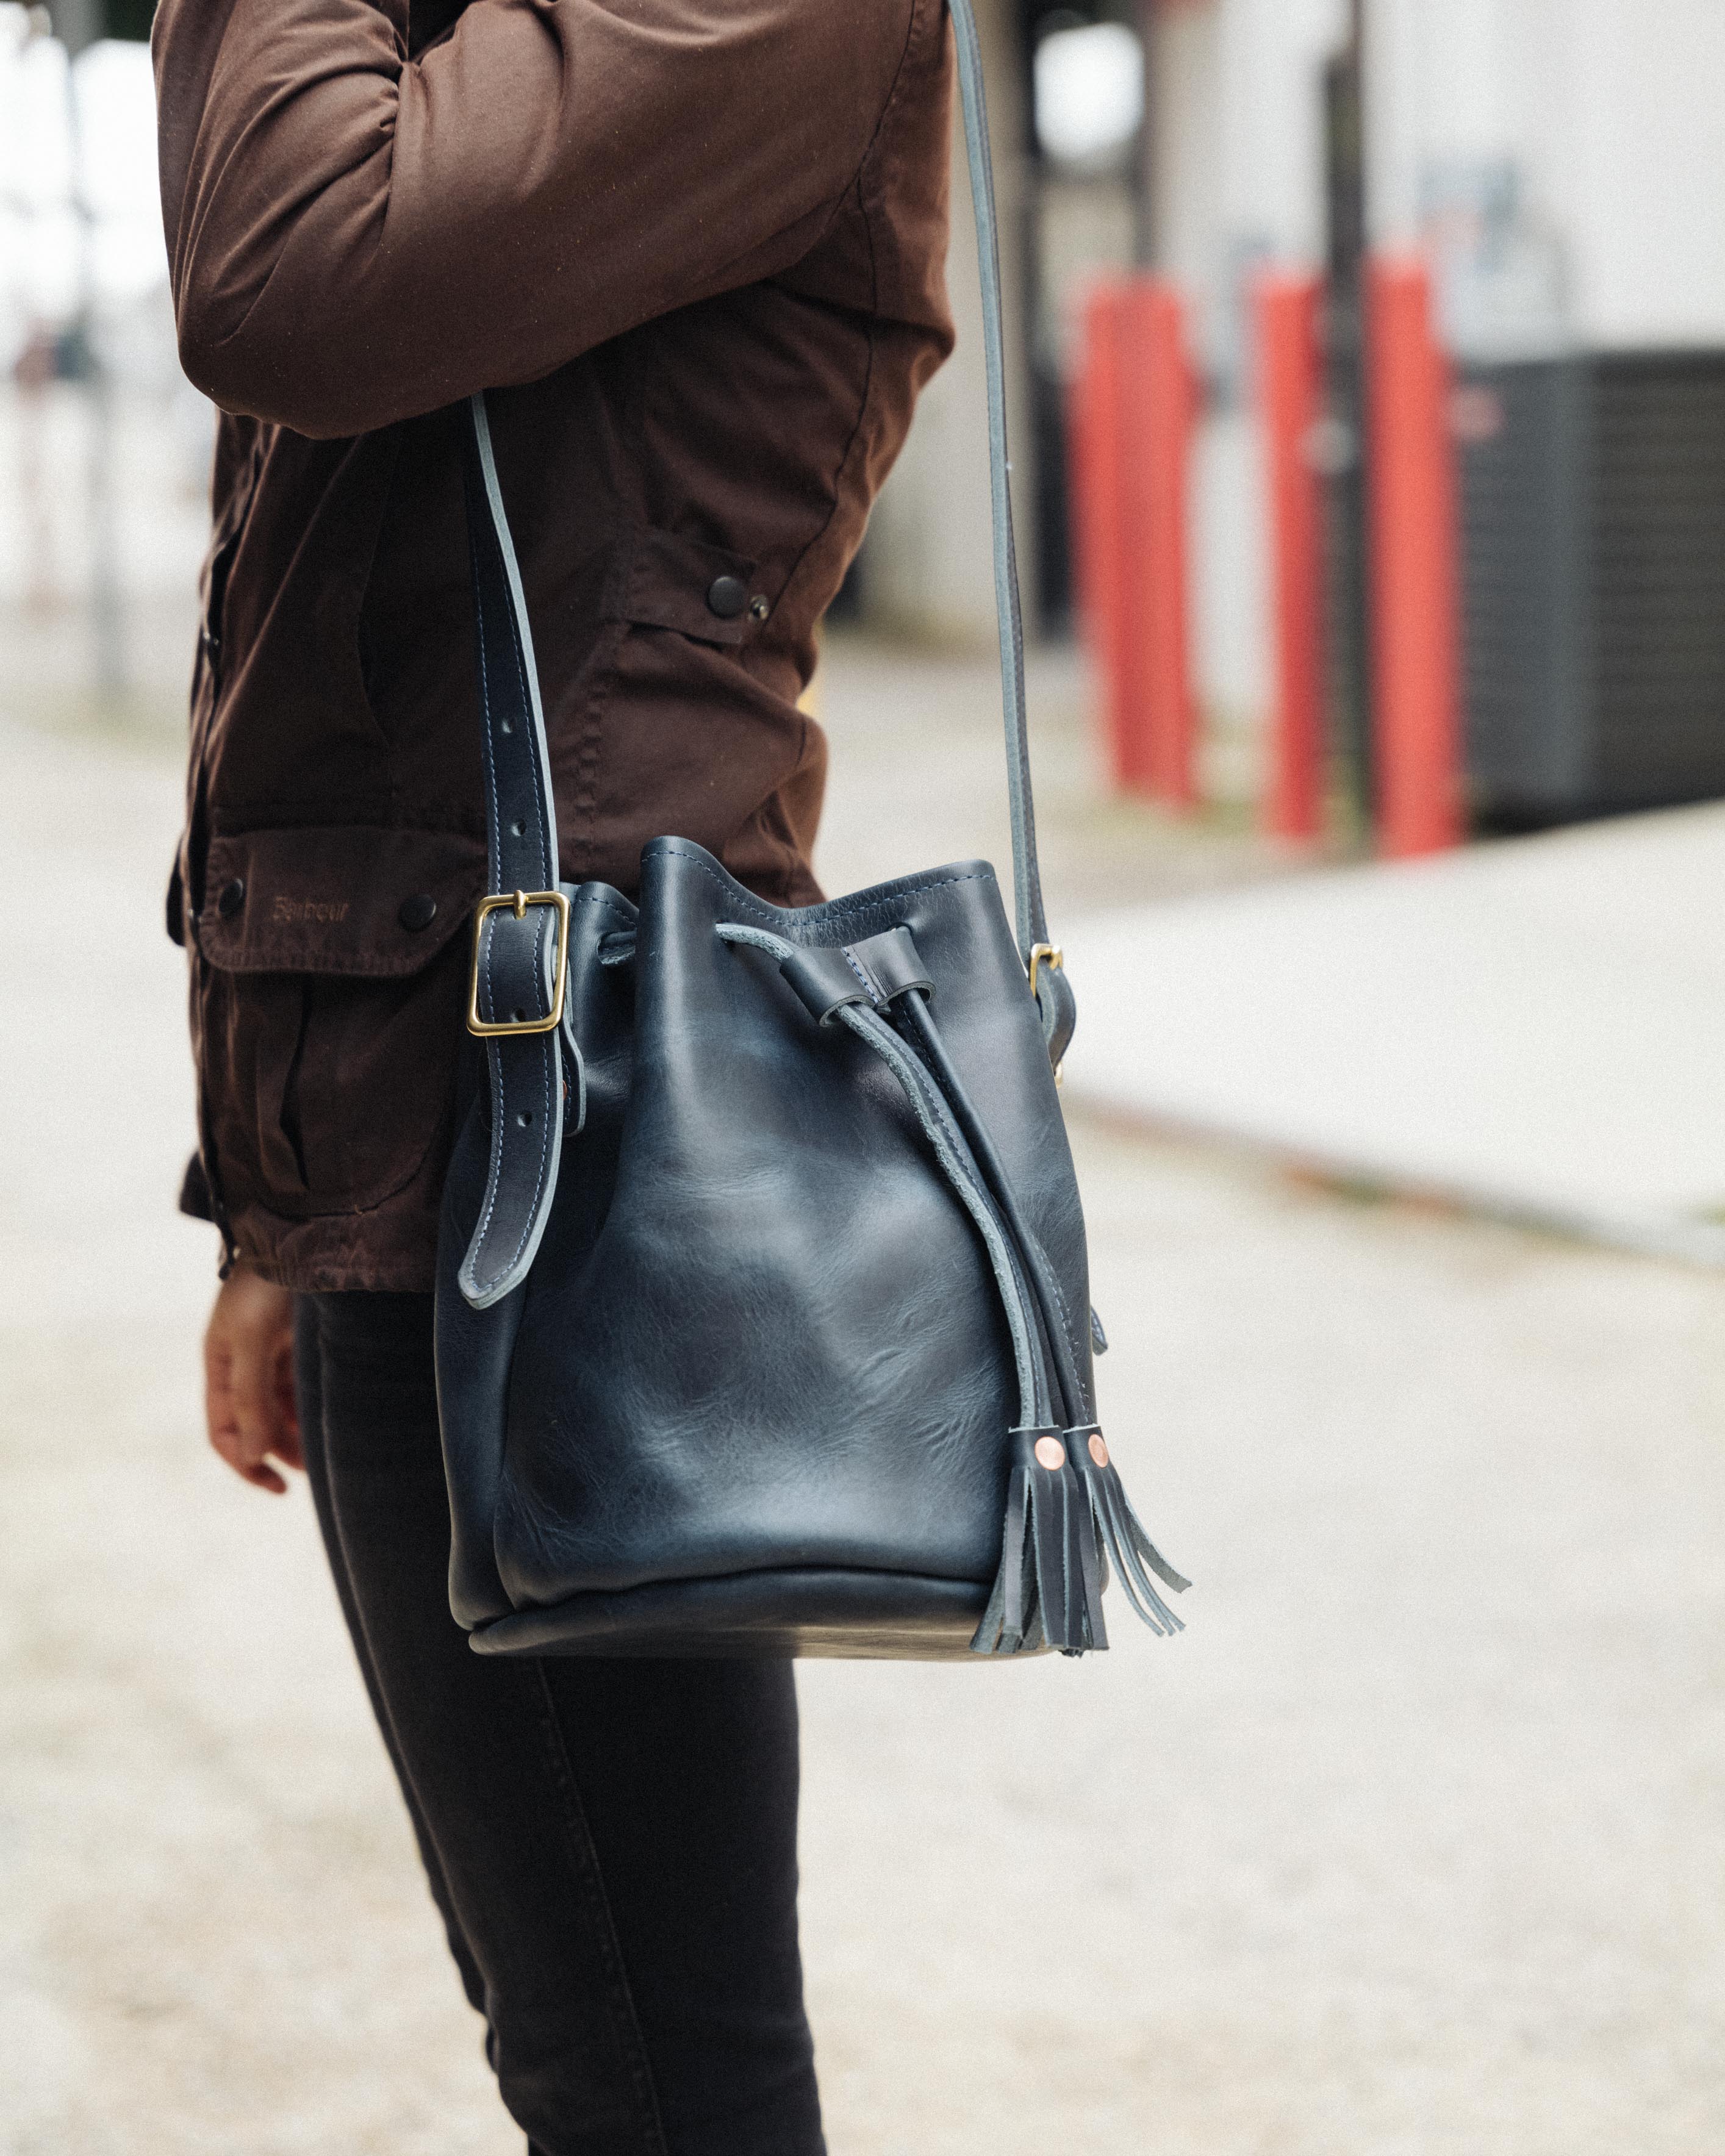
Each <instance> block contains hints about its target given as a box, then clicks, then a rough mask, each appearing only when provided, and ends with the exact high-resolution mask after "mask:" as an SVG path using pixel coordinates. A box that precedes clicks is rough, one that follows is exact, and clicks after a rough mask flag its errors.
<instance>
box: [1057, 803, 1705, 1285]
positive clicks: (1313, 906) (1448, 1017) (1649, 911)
mask: <svg viewBox="0 0 1725 2156" xmlns="http://www.w3.org/2000/svg"><path fill="white" fill-rule="evenodd" d="M1722 888H1725V808H1721V807H1720V806H1718V805H1717V804H1713V805H1709V806H1707V807H1704V808H1682V809H1674V810H1668V811H1666V812H1665V813H1663V814H1659V815H1652V816H1640V817H1633V818H1625V819H1620V820H1618V821H1615V822H1612V823H1607V824H1594V825H1593V826H1590V827H1589V828H1587V829H1580V830H1572V831H1561V832H1554V833H1552V834H1548V835H1546V836H1544V837H1540V838H1532V839H1514V840H1510V841H1507V842H1505V843H1502V844H1497V845H1492V846H1477V847H1471V848H1468V849H1466V850H1463V851H1461V852H1459V853H1454V854H1449V855H1444V856H1443V857H1441V858H1440V859H1436V860H1425V861H1415V862H1404V863H1394V864H1372V865H1356V866H1353V867H1348V868H1340V869H1334V870H1330V871H1328V872H1327V873H1324V874H1320V875H1304V876H1301V877H1299V878H1297V879H1296V880H1288V879H1287V878H1286V877H1284V878H1282V879H1281V880H1277V881H1276V882H1274V883H1268V884H1260V885H1256V886H1255V888H1253V889H1251V890H1250V891H1228V892H1224V893H1220V894H1209V895H1205V896H1200V897H1198V898H1195V899H1194V900H1193V901H1192V902H1190V903H1189V904H1184V905H1176V906H1168V905H1165V904H1156V905H1151V906H1142V905H1141V906H1127V907H1122V908H1116V909H1114V910H1112V911H1110V912H1108V913H1107V914H1106V916H1101V917H1099V918H1096V919H1095V920H1091V921H1086V922H1081V923H1077V924H1075V925H1073V926H1072V927H1070V928H1069V930H1068V931H1067V932H1066V935H1065V942H1066V944H1067V947H1068V956H1069V957H1070V960H1071V962H1072V963H1073V966H1074V968H1075V972H1076V976H1077V977H1078V978H1081V980H1082V982H1083V984H1084V990H1085V1008H1086V1024H1085V1025H1084V1028H1083V1030H1082V1032H1081V1034H1080V1036H1079V1039H1078V1041H1077V1044H1076V1046H1075V1050H1074V1052H1073V1055H1072V1057H1071V1059H1070V1069H1069V1071H1068V1074H1067V1075H1068V1080H1069V1083H1070V1086H1071V1088H1072V1093H1073V1097H1074V1100H1075V1101H1077V1102H1081V1103H1083V1104H1086V1105H1088V1106H1106V1107H1107V1108H1110V1109H1111V1110H1113V1111H1116V1112H1118V1113H1126V1114H1129V1115H1132V1116H1137V1117H1140V1118H1152V1119H1156V1120H1159V1121H1162V1122H1177V1123H1179V1124H1183V1125H1184V1126H1186V1127H1189V1128H1198V1129H1203V1130H1208V1131H1211V1132H1219V1133H1221V1134H1224V1135H1226V1136H1228V1137H1232V1138H1235V1139H1244V1140H1246V1141H1248V1142H1251V1143H1254V1144H1256V1145H1260V1146H1262V1147H1268V1148H1270V1149H1272V1150H1273V1151H1275V1152H1278V1153H1280V1154H1281V1155H1282V1156H1283V1157H1284V1158H1286V1157H1293V1158H1302V1159H1305V1160H1307V1161H1310V1162H1315V1163H1323V1164H1324V1165H1325V1166H1326V1167H1327V1168H1328V1169H1329V1170H1330V1171H1331V1172H1332V1173H1342V1174H1344V1175H1348V1176H1353V1177H1355V1178H1360V1177H1364V1178H1372V1179H1373V1180H1376V1181H1379V1182H1383V1183H1389V1184H1390V1185H1392V1186H1394V1187H1396V1188H1402V1189H1407V1188H1416V1189H1425V1190H1427V1191H1434V1192H1445V1193H1450V1194H1452V1195H1455V1196H1458V1197H1460V1198H1461V1199H1465V1200H1467V1201H1469V1202H1471V1203H1473V1204H1476V1205H1482V1206H1485V1207H1486V1208H1489V1209H1494V1210H1497V1211H1498V1212H1502V1213H1505V1214H1510V1215H1512V1217H1517V1218H1521V1219H1533V1220H1536V1221H1544V1222H1548V1223H1555V1224H1563V1225H1566V1226H1570V1227H1573V1228H1575V1229H1579V1230H1581V1231H1583V1232H1585V1233H1589V1234H1592V1235H1600V1236H1603V1237H1605V1238H1607V1239H1609V1240H1615V1241H1618V1242H1620V1243H1623V1244H1625V1245H1628V1246H1629V1247H1630V1248H1637V1249H1651V1250H1661V1251H1663V1252H1666V1253H1667V1254H1671V1255H1684V1256H1687V1257H1689V1258H1691V1259H1692V1260H1697V1261H1699V1262H1702V1263H1707V1264H1710V1265H1725V1116H1722V1114H1721V1112H1720V1101H1721V1098H1722V1095H1725V956H1722V953H1721V949H1720V944H1719V938H1718V932H1717V912H1718V896H1719V892H1720V891H1721V890H1722Z"/></svg>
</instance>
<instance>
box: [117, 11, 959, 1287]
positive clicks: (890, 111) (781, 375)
mask: <svg viewBox="0 0 1725 2156" xmlns="http://www.w3.org/2000/svg"><path fill="white" fill-rule="evenodd" d="M452 13H455V10H454V9H453V8H451V7H450V5H449V0H442V4H441V5H440V6H438V7H437V8H436V14H437V16H438V18H439V21H438V23H437V24H436V26H435V27H436V28H437V33H438V34H437V35H436V36H435V38H434V41H433V42H431V43H429V44H424V33H425V31H426V29H427V27H428V25H427V22H426V19H425V16H424V13H422V12H421V11H420V9H418V8H416V9H415V14H414V20H413V25H412V26H411V28H412V32H413V33H414V34H413V35H412V36H411V38H410V25H409V23H408V5H407V0H162V5H161V8H160V9H159V12H158V13H157V27H156V33H155V41H154V42H155V59H156V72H157V87H158V95H159V102H160V114H161V152H162V200H163V205H164V213H165V218H166V222H167V242H168V254H169V259H170V263H171V265H172V278H173V290H174V300H175V305H176V309H177V316H178V322H179V331H180V341H181V353H182V359H183V361H184V363H185V367H186V370H187V373H188V374H189V375H190V376H191V377H192V379H193V381H194V382H197V383H198V385H199V386H200V387H201V388H203V389H205V390H207V391H208V393H209V394H210V395H211V396H212V397H213V398H214V399H215V401H216V403H218V405H219V406H220V407H221V408H222V411H223V418H222V421H221V424H220V429H219V434H218V447H217V454H216V470H215V480H214V512H215V524H214V534H213V544H212V547H211V552H210V555H209V559H208V565H207V569H206V575H205V588H204V604H205V629H204V634H203V641H202V647H201V649H200V654H199V658H198V665H197V668H196V671H195V674H194V677H193V700H192V752H191V767H190V777H189V781H188V787H187V825H186V832H185V836H184V839H183V841H182V846H181V850H180V855H179V859H178V863H177V870H176V874H175V878H174V882H173V885H172V891H171V892H170V898H169V917H170V926H171V928H172V932H173V933H174V934H175V935H176V936H177V937H181V938H182V940H183V941H184V942H185V943H186V945H187V952H188V956H189V958H190V963H191V978H192V988H191V1004H192V1030H193V1045H194V1050H195V1053H196V1057H197V1062H198V1081H199V1101H200V1109H199V1116H200V1133H199V1134H200V1155H201V1160H202V1178H201V1179H202V1181H203V1184H204V1185H205V1186H206V1187H207V1191H208V1199H209V1203H210V1206H211V1209H212V1210H213V1213H214V1215H215V1217H216V1218H217V1219H218V1220H219V1221H220V1222H221V1224H222V1225H223V1231H224V1234H225V1235H226V1236H227V1238H228V1245H229V1248H230V1250H231V1251H233V1252H235V1253H237V1254H238V1255H239V1257H240V1258H241V1259H243V1260H244V1261H246V1262H247V1263H249V1264H250V1265H254V1266H256V1267H257V1268H258V1269H259V1270H260V1271H261V1272H263V1273H264V1275H265V1276H268V1277H269V1278H270V1279H273V1280H275V1281H280V1282H283V1283H285V1284H286V1285H288V1286H293V1287H296V1288H302V1289H311V1288H352V1287H358V1288H387V1289H417V1288H424V1287H428V1286H430V1284H431V1279H432V1270H433V1265H432V1260H433V1251H434V1243H435V1235H436V1212H437V1204H438V1199H439V1191H440V1186H441V1181H442V1176H443V1170H444V1162H445V1158H446V1156H447V1152H448V1148H449V1141H450V1137H451V1134H452V1123H453V1113H454V1088H455V1081H456V1074H457V1070H458V1067H459V1059H460V1055H461V1052H462V1040H463V1032H462V1015H461V1014H462V1004H463V993H464V988H465V964H466V954H467V950H468V943H469V939H468V937H467V936H466V935H465V933H464V932H463V931H464V929H465V927H466V925H467V923H468V921H470V916H471V910H472V907H473V905H474V902H475V900H476V899H477V898H478V897H479V896H480V894H481V892H482V891H483V890H484V888H485V816H484V810H483V803H482V801H481V798H480V749H479V732H478V714H477V706H476V696H477V690H476V680H475V661H474V648H473V614H472V603H471V598H470V588H469V582H468V567H467V554H466V538H465V526H464V522H463V515H462V495H461V476H460V454H459V440H460V437H459V426H460V423H461V413H460V408H459V403H457V402H456V400H459V399H460V398H464V397H465V396H466V395H468V394H469V393H470V392H471V391H473V390H475V389H478V388H487V389H492V390H495V391H496V392H497V393H496V394H495V395H493V396H492V397H491V398H490V400H489V402H490V413H491V429H492V434H493V439H494V441H495V447H496V453H497V459H498V465H499V470H500V473H501V482H502V486H503V492H504V497H505V500H506V504H507V506H508V509H509V512H510V516H511V522H512V524H513V526H514V531H515V536H516V547H517V550H518V552H519V554H520V557H521V573H522V578H523V583H524V585H525V588H526V598H527V603H528V607H529V610H530V613H531V619H532V622H533V629H534V636H535V639H536V646H537V654H538V660H539V670H540V675H541V679H542V689H543V693H544V699H545V705H546V716H547V727H548V731H549V734H550V741H551V756H552V778H553V783H554V786H555V789H556V793H557V822H558V842H559V846H560V850H561V853H562V873H563V875H564V876H565V877H566V878H568V879H570V880H576V881H580V880H586V879H588V878H593V877H598V878H603V880H606V881H608V882H610V883H613V884H615V885H618V886H619V888H620V889H622V890H624V891H632V890H633V889H634V882H635V877H636V874H637V865H638V862H639V855H640V850H641V847H642V846H643V845H644V843H645V842H646V841H647V840H648V839H650V838H654V837H656V836H658V835H660V834H665V833H676V834H681V835H683V836H685V837H689V838H692V839H696V840H698V841H699V842H700V843H701V844H703V845H705V846H707V847H709V848H711V850H712V851H713V852H715V853H716V854H717V855H719V856H720V857H721V859H722V860H724V861H725V862H726V865H728V866H729V867H730V868H731V870H732V872H733V873H734V874H735V875H737V876H739V877H740V878H741V879H742V880H743V881H744V882H746V883H747V884H749V885H751V886H752V888H754V889H755V890H756V891H759V892H760V893H761V894H762V896H766V897H768V898H770V899H772V900H774V901H778V902H780V903H803V902H805V901H809V900H811V899H813V898H814V897H816V896H818V895H819V894H818V893H817V891H816V890H815V887H814V881H813V879H812V876H811V875H810V872H809V846H810V844H811V842H812V840H813V837H814V827H815V823H816V820H817V819H818V817H819V810H820V801H821V793H822V787H823V783H824V763H825V751H824V742H823V741H822V738H821V736H820V733H819V728H818V727H817V726H815V725H814V723H813V722H812V721H809V719H807V718H805V717H804V716H803V715H802V714H801V713H800V712H799V711H798V709H797V698H798V695H799V694H800V692H801V690H802V689H803V687H804V685H806V683H807V681H808V680H809V675H810V673H811V671H812V669H813V665H814V641H813V639H814V628H815V625H816V624H817V623H818V621H819V619H820V616H821V614H822V613H823V612H824V610H825V608H826V607H827V605H828V603H829V601H830V600H831V598H832V597H833V594H834V592H835V591H836V590H837V588H838V586H839V582H840V580H841V578H842V577H843V575H844V572H845V568H846V567H847V565H848V564H849V562H850V558H851V557H852V555H853V554H854V552H855V549H856V547H857V544H858V542H859V541H860V537H861V534H862V529H863V525H864V522H865V518H866V516H867V512H868V508H869V505H870V501H871V500H872V499H873V497H874V495H875V491H876V490H877V489H878V487H879V485H880V482H881V480H882V479H883V478H884V477H885V475H886V470H887V469H888V467H889V465H891V461H892V459H893V458H894V456H895V455H896V453H897V451H898V449H899V447H900V445H901V443H902V441H903V439H904V437H905V434H906V429H907V428H908V426H909V424H910V418H911V408H912V405H913V403H914V402H915V399H916V393H917V390H918V389H919V388H920V387H921V385H922V382H924V381H925V380H926V378H927V376H928V375H929V374H930V373H931V372H932V371H933V369H934V368H935V367H937V365H938V364H939V362H940V360H941V359H942V357H944V355H945V353H946V352H947V349H948V348H949V346H950V343H951V336H952V330H951V323H950V320H949V317H948V315H947V305H946V295H945V290H944V284H943V264H944V259H945V251H946V228H947V154H948V136H949V128H950V100H951V85H950V79H949V59H948V38H947V24H946V20H945V12H944V7H943V0H470V4H469V5H468V6H467V7H466V8H465V10H464V11H462V12H460V13H459V14H458V15H457V17H456V19H455V20H454V27H453V29H450V28H447V27H446V25H447V23H448V19H449V17H450V16H451V14H452ZM452 406H453V407H454V408H453V409H452ZM719 577H739V578H741V579H742V581H743V583H745V584H746V586H747V590H748V592H749V593H750V594H751V595H752V597H753V598H755V599H757V601H758V602H762V603H757V604H756V605H754V606H753V607H752V608H747V609H745V610H744V611H743V612H742V613H741V614H735V613H724V614H721V613H716V612H715V611H714V609H713V608H712V607H711V606H710V605H709V603H708V599H707V594H708V593H709V591H710V590H711V588H712V586H713V585H714V583H715V581H716V579H717V578H719ZM193 1180H194V1182H195V1181H197V1180H198V1178H195V1177H194V1178H193Z"/></svg>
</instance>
